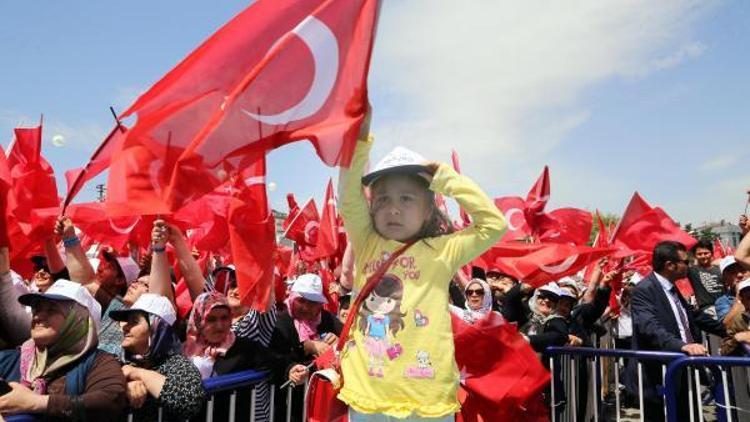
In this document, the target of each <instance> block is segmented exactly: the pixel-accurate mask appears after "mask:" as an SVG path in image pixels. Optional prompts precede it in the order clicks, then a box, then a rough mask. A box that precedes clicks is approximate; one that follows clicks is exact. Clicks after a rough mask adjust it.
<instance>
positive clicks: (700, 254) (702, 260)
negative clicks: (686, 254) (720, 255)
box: [695, 248, 713, 267]
mask: <svg viewBox="0 0 750 422" xmlns="http://www.w3.org/2000/svg"><path fill="white" fill-rule="evenodd" d="M712 258H713V254H712V253H711V251H710V250H709V249H706V248H697V249H696V250H695V260H696V261H698V265H699V266H701V267H708V266H710V265H711V259H712Z"/></svg>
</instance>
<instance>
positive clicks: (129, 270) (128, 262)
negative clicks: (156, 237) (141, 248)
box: [115, 256, 141, 284]
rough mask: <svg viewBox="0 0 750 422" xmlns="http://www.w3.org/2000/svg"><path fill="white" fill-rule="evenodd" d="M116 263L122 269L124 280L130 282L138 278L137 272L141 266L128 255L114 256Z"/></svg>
mask: <svg viewBox="0 0 750 422" xmlns="http://www.w3.org/2000/svg"><path fill="white" fill-rule="evenodd" d="M115 260H116V261H117V265H118V266H119V267H120V269H121V270H122V274H123V275H124V276H125V282H126V283H128V284H130V283H132V282H134V281H136V280H138V274H139V273H140V272H141V267H139V266H138V264H137V263H136V262H135V261H134V260H133V258H131V257H129V256H118V257H115Z"/></svg>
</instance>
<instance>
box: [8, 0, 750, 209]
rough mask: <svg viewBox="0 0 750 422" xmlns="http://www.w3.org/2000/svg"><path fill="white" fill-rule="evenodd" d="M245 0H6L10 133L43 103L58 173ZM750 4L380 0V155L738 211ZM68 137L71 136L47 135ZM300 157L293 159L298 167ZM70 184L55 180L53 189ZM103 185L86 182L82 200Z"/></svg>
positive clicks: (510, 191) (308, 186)
mask: <svg viewBox="0 0 750 422" xmlns="http://www.w3.org/2000/svg"><path fill="white" fill-rule="evenodd" d="M247 5H248V2H247V1H234V0H232V1H229V0H227V1H211V2H206V1H197V0H190V1H187V0H180V1H177V0H160V1H144V0H131V1H129V2H124V3H123V2H102V1H69V2H30V1H2V2H0V140H2V144H3V146H4V147H5V146H7V145H8V143H9V142H10V140H11V137H12V132H11V130H12V128H13V127H15V126H17V125H19V124H25V125H34V124H36V122H37V121H38V118H39V115H40V114H41V113H44V119H45V133H44V155H45V156H46V157H47V158H48V159H49V160H50V162H52V164H53V166H54V167H55V169H56V170H57V173H58V176H59V178H60V179H61V178H62V174H63V172H64V171H65V170H67V169H70V168H73V167H78V166H81V165H83V164H84V163H85V162H86V160H87V158H88V157H89V156H90V154H91V153H92V152H93V150H94V149H95V148H96V146H97V145H98V144H99V143H100V142H101V140H102V139H103V137H104V135H105V134H106V133H107V131H108V130H109V128H111V126H112V123H113V122H112V117H111V116H110V113H109V111H108V107H109V106H110V105H113V106H115V108H116V109H117V110H118V111H123V110H124V109H125V108H126V107H127V106H129V105H130V104H131V103H132V102H133V101H134V100H135V99H136V98H137V96H138V95H139V93H142V92H143V91H144V90H146V89H148V88H149V87H150V86H151V85H152V84H153V83H154V82H156V81H157V80H158V79H159V78H161V77H162V76H163V75H164V74H165V73H166V72H168V71H169V70H170V69H171V68H172V67H173V66H174V65H175V64H177V63H178V61H179V60H181V59H182V58H183V57H184V56H185V55H187V54H188V53H189V52H190V51H192V50H193V49H194V48H195V47H196V46H197V45H198V44H200V42H201V41H202V40H204V39H205V38H206V37H208V36H209V35H210V34H211V33H213V32H214V31H215V30H216V29H218V28H219V27H220V26H221V25H223V24H224V23H225V22H226V21H228V20H229V19H230V18H231V17H232V16H234V15H235V14H236V13H238V12H239V11H241V10H243V9H244V8H245V7H246V6H247ZM748 22H750V3H748V2H745V1H740V0H735V1H718V0H717V1H702V2H697V1H676V0H659V1H648V0H642V1H636V0H627V1H614V0H613V1H601V0H580V1H565V2H551V1H531V0H529V1H523V2H520V1H511V0H508V1H498V0H472V1H461V2H458V1H455V0H450V1H449V0H385V2H384V5H383V9H382V15H381V19H380V27H379V30H378V38H377V42H376V47H375V51H374V56H373V65H372V69H371V74H370V92H371V102H372V104H373V108H374V117H373V132H374V133H375V135H376V147H375V149H374V157H373V158H374V159H376V160H377V159H378V158H379V157H380V156H382V155H384V154H385V153H386V152H387V151H388V150H390V149H391V148H393V147H394V146H396V145H404V146H407V147H409V148H411V149H414V150H416V151H418V152H420V153H421V154H422V155H424V156H426V157H428V158H430V159H437V160H445V161H447V160H449V158H450V155H449V154H450V150H451V149H452V148H455V149H456V150H457V151H458V153H459V155H460V157H461V161H462V168H463V170H464V173H466V174H468V175H470V176H472V177H473V178H475V179H476V180H477V181H478V182H479V183H480V184H481V185H482V186H483V187H484V188H485V189H486V190H487V191H488V193H489V194H490V195H491V196H504V195H525V193H526V192H527V191H528V189H529V187H530V185H531V184H532V183H533V181H534V180H535V179H536V177H537V176H538V174H539V173H540V172H541V170H542V168H543V166H544V165H545V164H548V165H549V166H550V172H551V180H552V200H551V204H550V208H555V207H560V206H576V207H581V208H589V209H592V210H593V209H596V208H599V209H601V210H603V211H604V212H612V213H618V214H619V213H621V212H622V210H623V209H624V207H625V205H626V203H627V201H628V199H629V198H630V196H631V195H632V193H633V191H635V190H638V191H640V192H641V193H642V194H643V196H644V197H645V198H646V199H647V200H648V201H649V202H650V203H651V204H652V205H659V206H662V207H663V208H664V209H666V210H667V212H668V213H669V214H671V215H672V216H673V217H674V218H675V219H676V220H679V221H681V222H683V223H685V222H694V223H700V222H702V221H704V220H715V219H720V218H727V219H730V220H736V217H737V215H738V214H739V213H740V212H742V210H743V209H744V201H745V200H746V198H747V197H746V196H745V195H744V194H743V192H744V190H745V189H746V188H750V172H749V171H748V165H747V162H748V158H750V118H748V116H750V105H748V104H749V99H750V84H749V83H748V75H750V42H748V40H750V25H748ZM55 135H62V136H63V137H64V139H65V141H66V142H65V145H64V146H62V147H56V146H54V145H53V144H52V142H51V139H52V137H53V136H55ZM290 169H293V170H294V171H290ZM334 174H335V171H334V170H332V169H329V168H326V167H324V166H323V165H322V164H320V161H319V160H318V159H317V157H315V156H314V154H313V152H312V148H311V147H309V146H308V145H307V144H305V143H303V144H299V145H291V146H287V147H284V148H282V149H281V150H278V151H275V152H273V153H271V155H270V157H269V180H270V181H273V182H274V183H275V184H276V186H277V188H276V190H275V191H274V192H271V193H270V194H271V197H272V204H273V205H274V206H275V207H277V208H279V209H281V210H284V211H285V210H286V206H285V200H284V196H285V194H286V193H287V192H290V191H291V192H294V193H296V194H297V197H298V199H299V200H300V201H302V200H304V199H305V198H307V197H309V196H314V197H316V198H322V196H323V193H324V190H325V183H326V182H327V179H328V177H329V176H331V175H334ZM62 187H63V185H62V184H61V188H62ZM93 197H94V186H93V183H92V184H91V185H89V186H88V187H87V188H86V191H85V192H83V193H82V194H81V195H80V196H79V199H80V200H87V199H91V198H93Z"/></svg>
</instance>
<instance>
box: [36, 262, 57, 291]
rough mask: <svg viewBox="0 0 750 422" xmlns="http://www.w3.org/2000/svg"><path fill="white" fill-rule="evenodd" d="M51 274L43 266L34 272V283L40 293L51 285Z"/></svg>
mask: <svg viewBox="0 0 750 422" xmlns="http://www.w3.org/2000/svg"><path fill="white" fill-rule="evenodd" d="M52 282H53V281H52V275H50V273H48V272H47V270H45V269H44V268H41V269H39V270H38V271H37V272H35V273H34V284H35V285H36V288H37V289H39V291H40V292H41V293H44V292H45V291H47V289H49V286H51V285H52Z"/></svg>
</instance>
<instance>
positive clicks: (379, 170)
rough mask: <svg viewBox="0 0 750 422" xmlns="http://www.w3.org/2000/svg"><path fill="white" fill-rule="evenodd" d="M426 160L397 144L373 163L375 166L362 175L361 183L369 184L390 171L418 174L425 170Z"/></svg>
mask: <svg viewBox="0 0 750 422" xmlns="http://www.w3.org/2000/svg"><path fill="white" fill-rule="evenodd" d="M426 162H427V160H425V159H424V157H422V156H421V155H419V154H417V153H416V152H414V151H412V150H410V149H408V148H404V147H402V146H398V147H396V148H394V149H393V151H391V152H389V153H388V154H387V155H386V156H385V157H383V159H382V160H380V161H379V162H378V163H377V164H376V165H375V168H374V169H372V171H370V172H369V173H367V174H366V175H365V176H364V177H362V184H363V185H366V186H369V185H371V184H372V183H373V182H374V181H375V180H376V179H377V178H378V177H381V176H384V175H386V174H391V173H411V174H419V173H421V172H426V171H427V168H426V167H425V163H426Z"/></svg>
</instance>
